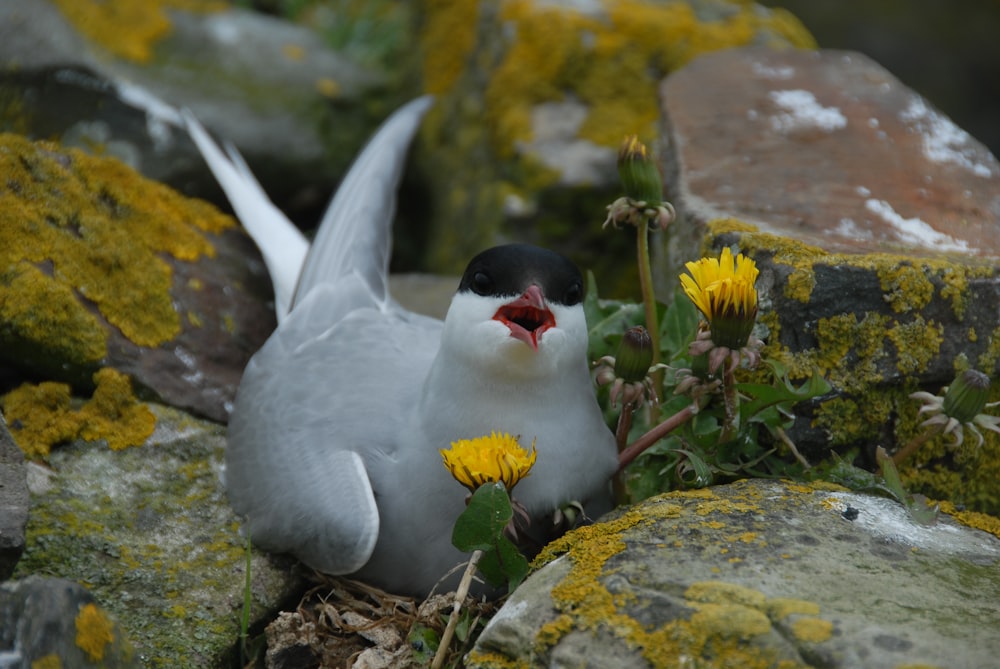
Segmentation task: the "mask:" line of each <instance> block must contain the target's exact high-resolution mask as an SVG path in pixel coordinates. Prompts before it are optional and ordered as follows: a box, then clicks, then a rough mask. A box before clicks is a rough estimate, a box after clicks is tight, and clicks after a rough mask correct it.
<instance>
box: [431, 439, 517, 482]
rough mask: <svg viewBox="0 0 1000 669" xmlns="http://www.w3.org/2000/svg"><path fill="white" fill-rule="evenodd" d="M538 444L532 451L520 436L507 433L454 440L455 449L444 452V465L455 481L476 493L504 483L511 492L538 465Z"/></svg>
mask: <svg viewBox="0 0 1000 669" xmlns="http://www.w3.org/2000/svg"><path fill="white" fill-rule="evenodd" d="M536 456H537V452H536V451H535V442H534V441H532V442H531V451H530V452H528V451H526V450H525V449H524V448H522V447H521V444H519V443H518V441H517V438H516V437H512V436H510V435H509V434H507V433H506V432H504V433H501V434H498V433H496V432H491V433H490V435H489V436H482V437H477V438H475V439H461V440H459V441H453V442H452V444H451V448H450V449H448V450H444V449H442V450H441V457H442V458H443V459H444V465H445V467H447V468H448V470H449V471H450V472H451V475H452V476H454V477H455V480H456V481H458V482H459V483H461V484H462V485H464V486H465V487H466V488H468V489H469V491H470V492H475V491H476V488H478V487H479V486H481V485H483V484H485V483H495V482H497V481H501V482H503V484H504V486H505V487H506V488H507V491H508V492H510V490H512V489H513V488H514V486H515V485H517V482H518V481H520V480H521V479H523V478H524V477H525V476H527V475H528V473H529V472H530V470H531V467H532V466H533V465H534V464H535V457H536Z"/></svg>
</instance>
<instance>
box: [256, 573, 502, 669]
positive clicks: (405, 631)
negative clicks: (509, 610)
mask: <svg viewBox="0 0 1000 669" xmlns="http://www.w3.org/2000/svg"><path fill="white" fill-rule="evenodd" d="M312 580H313V581H314V583H315V584H314V585H313V587H311V588H310V589H309V590H308V591H307V592H306V593H305V595H303V597H302V600H301V601H300V602H299V605H298V607H296V609H295V610H294V611H284V612H281V613H279V614H278V617H277V618H275V620H273V621H272V622H271V624H269V625H268V626H267V629H266V631H265V634H266V637H267V652H266V654H265V664H266V666H267V668H268V669H313V668H316V667H324V668H326V667H330V668H334V667H337V668H339V667H345V668H350V669H403V668H409V667H421V666H428V664H429V663H430V661H431V659H432V658H433V657H434V654H435V651H436V650H437V648H436V645H437V643H436V642H437V639H440V638H441V634H442V632H443V631H444V628H445V625H446V624H447V621H448V616H449V615H450V614H451V611H452V609H453V607H454V601H455V600H454V597H455V596H454V593H448V594H442V595H432V596H431V597H429V598H428V599H427V600H425V601H423V602H417V601H416V600H415V599H413V598H410V597H401V596H399V595H393V594H390V593H388V592H385V591H383V590H379V589H378V588H374V587H372V586H369V585H365V584H364V583H360V582H358V581H352V580H350V579H345V578H340V577H336V576H327V575H324V574H318V573H315V574H313V576H312ZM498 606H499V604H498V603H497V602H489V601H484V600H477V599H475V598H473V597H471V596H470V597H466V599H465V602H464V603H463V604H462V611H463V616H465V619H466V624H465V625H463V626H462V630H463V631H462V633H460V634H456V637H455V638H454V639H453V640H452V642H451V644H450V646H451V647H450V648H449V649H448V651H447V653H448V654H447V656H446V658H445V662H444V664H443V666H444V667H461V666H463V663H462V658H463V656H464V655H465V654H466V653H467V652H468V651H469V650H470V649H471V648H472V644H473V643H474V642H475V639H476V637H477V636H478V633H479V631H480V630H481V629H482V627H483V625H484V624H485V622H486V621H487V620H489V618H490V617H492V615H493V614H494V613H495V612H496V610H497V608H498Z"/></svg>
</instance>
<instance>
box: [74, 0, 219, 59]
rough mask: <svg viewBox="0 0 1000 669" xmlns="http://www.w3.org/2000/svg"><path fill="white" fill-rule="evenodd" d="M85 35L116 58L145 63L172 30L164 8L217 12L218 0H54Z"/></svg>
mask: <svg viewBox="0 0 1000 669" xmlns="http://www.w3.org/2000/svg"><path fill="white" fill-rule="evenodd" d="M54 2H55V4H56V6H58V7H59V11H61V12H62V13H63V15H64V16H65V17H66V18H67V19H68V20H69V21H70V22H71V23H72V24H73V25H74V26H75V27H76V29H77V30H79V31H80V32H81V33H82V34H84V35H85V36H86V37H87V38H89V39H90V40H92V41H93V42H95V43H97V44H100V45H101V46H102V47H103V48H105V49H107V50H108V52H109V53H111V54H112V55H114V56H117V57H119V58H125V59H127V60H131V61H135V62H137V63H147V62H149V61H150V59H151V58H152V56H153V48H154V46H155V45H156V43H157V42H159V41H160V40H162V39H164V38H165V37H167V35H169V34H170V32H171V30H172V25H171V23H170V18H169V17H168V16H167V13H166V11H165V10H167V9H184V10H189V11H218V10H221V9H224V8H225V7H227V6H228V3H226V2H223V1H222V0H158V1H154V0H114V1H113V2H108V1H106V0H54Z"/></svg>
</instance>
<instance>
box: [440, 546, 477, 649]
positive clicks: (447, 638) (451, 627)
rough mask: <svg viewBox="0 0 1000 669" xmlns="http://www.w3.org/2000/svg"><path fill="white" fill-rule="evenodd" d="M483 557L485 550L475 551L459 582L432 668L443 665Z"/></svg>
mask: <svg viewBox="0 0 1000 669" xmlns="http://www.w3.org/2000/svg"><path fill="white" fill-rule="evenodd" d="M482 557H483V552H482V551H481V550H477V551H473V553H472V557H470V558H469V564H468V565H467V566H466V567H465V573H464V574H462V580H461V581H459V583H458V590H456V591H455V604H454V606H453V607H452V609H451V615H450V616H448V625H447V627H445V628H444V633H443V634H442V635H441V643H439V644H438V649H437V652H436V653H434V662H433V663H431V669H441V665H442V664H444V658H445V655H447V654H448V646H450V645H451V637H452V636H454V634H455V627H457V626H458V614H459V613H460V612H461V611H462V602H464V601H465V596H466V595H468V594H469V587H470V586H471V585H472V577H473V575H475V573H476V565H478V564H479V559H480V558H482Z"/></svg>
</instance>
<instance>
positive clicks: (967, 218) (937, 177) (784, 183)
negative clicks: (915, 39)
mask: <svg viewBox="0 0 1000 669" xmlns="http://www.w3.org/2000/svg"><path fill="white" fill-rule="evenodd" d="M661 99H662V103H663V112H664V114H665V116H666V118H667V119H668V125H669V133H670V144H671V157H670V159H669V160H670V161H671V162H673V163H674V165H673V167H672V171H673V172H674V177H675V178H673V179H671V180H670V181H671V184H670V192H671V196H672V197H673V198H674V204H675V205H677V206H678V208H680V209H681V210H683V212H684V214H685V215H686V216H689V217H691V218H692V219H694V220H695V221H697V222H705V221H708V220H711V219H714V218H720V217H729V216H732V217H736V218H739V219H741V220H743V221H745V222H748V223H751V224H753V225H756V226H757V227H758V228H759V229H760V230H761V231H763V232H772V233H775V234H779V235H790V236H792V237H794V238H795V239H797V240H799V241H802V242H805V243H807V244H811V245H814V246H818V247H820V248H822V249H824V250H826V251H829V252H836V253H874V252H901V253H905V254H907V255H910V256H936V255H939V254H941V253H942V252H945V253H948V252H953V253H960V254H965V255H971V256H994V257H996V256H1000V227H998V222H1000V164H998V162H997V159H996V158H995V157H994V156H993V155H992V154H991V153H990V152H989V150H987V149H986V147H984V146H983V145H982V144H980V143H979V142H978V141H976V140H975V139H973V138H972V137H971V136H970V135H969V134H968V133H966V132H965V131H964V130H962V129H961V128H959V127H957V126H956V125H955V124H953V123H952V122H951V121H950V120H949V119H948V118H947V117H946V116H944V115H943V114H942V113H940V112H938V111H937V110H936V109H934V107H933V106H932V105H931V104H930V103H929V102H927V101H926V100H924V99H923V98H922V97H921V96H920V95H918V94H917V93H916V92H914V91H913V90H911V89H909V88H907V87H906V86H904V85H903V84H902V83H901V82H900V81H899V80H898V79H896V78H895V77H894V76H893V75H892V74H890V73H889V72H888V71H887V70H885V69H884V68H882V67H881V66H880V65H878V64H877V63H875V62H874V61H872V60H871V59H870V58H868V57H866V56H864V55H862V54H859V53H852V52H844V51H830V50H825V51H805V50H782V51H775V50H770V49H758V48H748V49H735V50H730V51H722V52H718V53H713V54H709V55H706V56H702V57H701V58H698V59H696V60H695V61H693V62H692V63H690V64H689V65H688V66H687V67H685V68H683V69H681V70H679V71H677V72H676V73H674V74H673V75H671V76H670V77H669V78H667V79H666V80H665V81H664V83H663V85H662V90H661Z"/></svg>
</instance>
